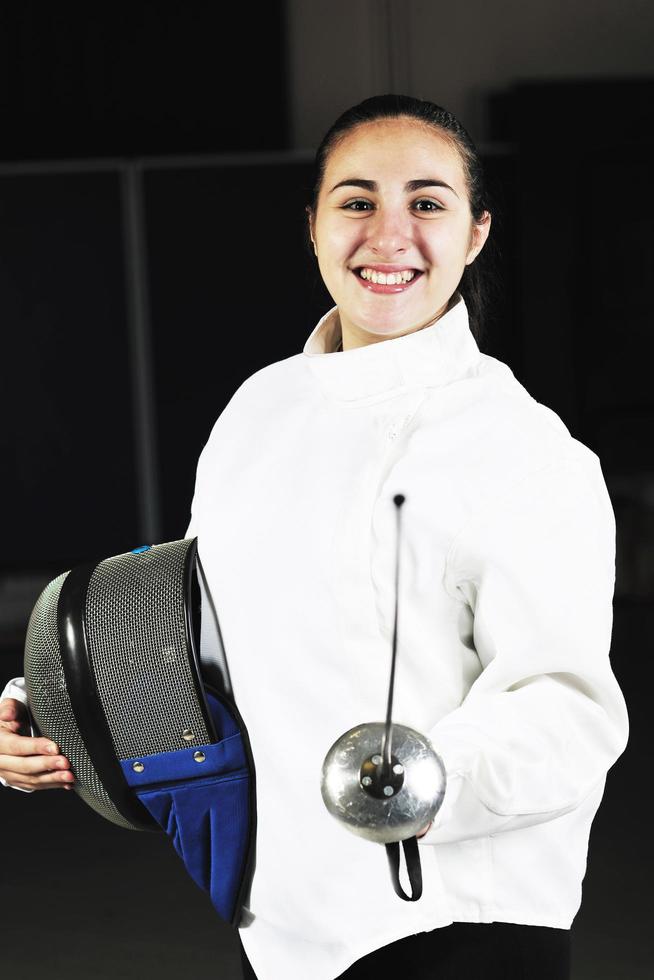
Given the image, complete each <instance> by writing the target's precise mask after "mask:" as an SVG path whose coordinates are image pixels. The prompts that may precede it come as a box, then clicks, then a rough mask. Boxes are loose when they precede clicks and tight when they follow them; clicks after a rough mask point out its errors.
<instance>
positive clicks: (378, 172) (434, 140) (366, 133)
mask: <svg viewBox="0 0 654 980" xmlns="http://www.w3.org/2000/svg"><path fill="white" fill-rule="evenodd" d="M309 227H310V231H311V238H312V240H313V243H314V249H315V252H316V255H317V258H318V265H319V268H320V273H321V275H322V278H323V280H324V282H325V285H326V287H327V289H328V290H329V293H330V294H331V296H332V298H333V300H334V302H335V303H336V305H337V306H338V310H339V316H340V321H341V328H342V332H343V350H348V349H349V348H352V347H361V346H363V345H364V344H369V343H375V342H377V341H380V340H387V339H389V338H392V337H399V336H402V335H403V334H407V333H412V332H413V331H415V330H420V329H421V328H422V327H425V326H427V325H428V324H430V323H433V322H434V321H435V320H437V319H438V318H439V317H441V316H442V315H443V313H445V311H446V310H447V306H448V303H449V300H450V298H451V296H452V294H453V293H454V292H455V291H456V288H457V286H458V284H459V282H460V280H461V276H462V275H463V271H464V269H465V266H466V265H468V264H470V262H472V261H473V260H474V259H475V257H476V256H477V255H478V254H479V252H480V251H481V249H482V247H483V245H484V242H485V241H486V238H487V237H488V232H489V230H490V214H489V213H488V212H484V216H483V220H482V222H481V223H476V222H475V221H473V218H472V215H471V213H470V206H469V201H468V193H467V189H466V182H465V174H464V169H463V164H462V161H461V157H460V156H459V153H458V152H457V150H456V149H455V148H454V147H453V146H452V144H451V143H450V142H448V140H446V139H445V138H444V137H443V136H441V135H440V132H439V131H438V130H436V129H435V128H434V127H432V126H426V125H424V124H422V123H420V122H419V121H417V120H413V119H409V118H406V117H401V118H393V119H383V120H377V121H375V122H367V123H363V124H361V125H359V126H357V127H356V128H355V129H354V130H352V131H350V132H349V133H347V135H346V136H345V137H344V138H343V140H342V141H341V142H340V143H339V144H338V145H337V146H336V147H335V148H334V149H333V150H332V152H331V153H330V155H329V156H328V158H327V163H326V167H325V173H324V177H323V181H322V184H321V187H320V194H319V197H318V204H317V208H316V212H315V214H311V213H310V215H309ZM375 280H376V281H375Z"/></svg>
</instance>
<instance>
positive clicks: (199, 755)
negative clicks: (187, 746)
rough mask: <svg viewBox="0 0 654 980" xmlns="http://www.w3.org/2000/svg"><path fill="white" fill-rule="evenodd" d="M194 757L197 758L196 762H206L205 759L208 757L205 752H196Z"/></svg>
mask: <svg viewBox="0 0 654 980" xmlns="http://www.w3.org/2000/svg"><path fill="white" fill-rule="evenodd" d="M193 758H194V759H195V761H196V762H204V760H205V759H206V755H205V754H204V752H194V753H193Z"/></svg>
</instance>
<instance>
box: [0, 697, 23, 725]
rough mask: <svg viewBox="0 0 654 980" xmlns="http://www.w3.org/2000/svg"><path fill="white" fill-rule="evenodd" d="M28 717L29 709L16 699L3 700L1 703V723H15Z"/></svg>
mask: <svg viewBox="0 0 654 980" xmlns="http://www.w3.org/2000/svg"><path fill="white" fill-rule="evenodd" d="M25 717H27V708H26V707H25V705H24V704H23V702H22V701H18V700H17V699H16V698H3V700H2V701H0V721H14V720H15V719H16V718H25Z"/></svg>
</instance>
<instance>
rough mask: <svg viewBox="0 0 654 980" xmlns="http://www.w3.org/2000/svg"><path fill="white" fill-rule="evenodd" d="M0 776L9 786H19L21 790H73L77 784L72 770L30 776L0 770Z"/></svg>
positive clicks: (28, 774)
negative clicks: (66, 788)
mask: <svg viewBox="0 0 654 980" xmlns="http://www.w3.org/2000/svg"><path fill="white" fill-rule="evenodd" d="M0 776H2V777H3V779H5V780H6V782H7V783H8V784H9V786H17V787H18V788H19V789H64V788H65V787H70V788H71V789H72V786H73V784H74V782H75V777H74V776H73V773H72V772H70V770H66V771H56V772H45V773H34V774H30V773H21V772H9V771H3V770H2V769H1V768H0Z"/></svg>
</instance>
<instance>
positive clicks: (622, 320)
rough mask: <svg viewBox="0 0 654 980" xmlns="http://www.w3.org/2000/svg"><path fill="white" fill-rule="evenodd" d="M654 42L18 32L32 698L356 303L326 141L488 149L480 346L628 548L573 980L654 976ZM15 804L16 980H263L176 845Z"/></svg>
mask: <svg viewBox="0 0 654 980" xmlns="http://www.w3.org/2000/svg"><path fill="white" fill-rule="evenodd" d="M652 36H654V6H653V5H652V4H651V3H650V2H649V0H647V2H645V0H625V2H624V3H622V4H620V5H616V4H615V3H614V0H579V2H577V3H575V4H574V5H570V4H569V3H564V2H563V0H547V2H546V0H528V2H525V0H503V2H502V3H501V4H488V3H486V2H484V0H468V2H467V3H466V4H461V5H459V6H458V7H450V8H445V7H444V6H443V5H442V4H437V3H434V2H433V0H315V2H312V3H306V2H304V0H285V2H282V0H273V2H271V3H268V4H266V5H265V6H263V7H257V8H252V7H249V8H245V7H243V6H239V5H234V6H232V7H226V6H225V5H222V6H219V5H217V4H215V3H209V2H199V0H188V2H186V3H184V4H182V3H174V2H157V3H155V2H143V3H139V4H133V3H132V4H128V3H126V2H115V3H112V4H109V3H97V4H87V5H84V4H82V3H77V2H72V0H71V2H68V3H64V4H59V5H57V6H53V5H46V4H41V3H36V2H35V0H23V2H22V3H21V4H14V5H9V4H4V5H1V6H0V125H1V127H2V130H1V131H2V140H1V141H0V323H1V324H2V337H3V341H2V355H3V356H2V362H1V371H0V377H1V379H2V383H1V386H0V410H1V411H2V418H3V420H4V423H5V424H4V425H3V431H2V436H1V437H0V439H1V442H0V446H1V457H0V458H1V460H2V463H3V467H2V472H3V482H2V491H1V492H2V501H3V504H4V513H5V526H4V537H3V548H2V556H1V557H0V666H2V670H3V673H2V675H1V678H2V679H3V680H6V679H8V678H10V677H12V676H16V675H20V674H21V673H22V644H23V639H24V633H25V627H26V623H27V617H28V616H29V612H30V610H31V608H32V605H33V603H34V601H35V599H36V596H37V595H38V592H39V591H40V589H41V587H42V586H43V585H44V584H45V583H46V582H47V581H49V580H50V579H51V578H52V577H54V575H55V574H57V573H59V572H60V571H62V570H64V569H65V568H68V567H71V566H72V565H74V564H76V563H78V562H81V561H84V560H87V559H90V558H94V557H95V558H97V557H99V556H102V557H105V556H107V555H110V554H116V553H119V552H121V551H124V550H127V549H129V548H131V547H134V546H135V545H138V544H142V543H150V542H154V541H156V540H158V541H164V540H171V539H174V538H177V537H181V536H182V535H183V534H184V532H185V529H186V526H187V523H188V518H189V514H190V505H191V499H192V493H193V484H194V479H195V466H196V462H197V457H198V455H199V452H200V450H201V449H202V446H203V445H204V443H205V441H206V439H207V437H208V435H209V432H210V430H211V427H212V425H213V423H214V421H215V419H216V418H217V416H218V415H219V414H220V412H221V411H222V409H223V408H224V406H225V405H226V404H227V402H228V401H229V399H230V398H231V397H232V395H233V394H234V392H235V390H236V389H237V388H238V386H239V385H240V384H241V382H242V381H243V380H245V378H247V377H248V376H249V375H251V374H252V373H253V372H254V371H257V370H259V369H260V368H261V367H264V366H265V365H266V364H269V363H271V362H272V361H275V360H279V359H281V358H284V357H289V356H293V355H294V354H297V353H298V352H299V351H301V349H302V346H303V344H304V341H305V339H306V337H307V336H308V334H309V333H310V331H311V330H312V328H313V326H314V325H315V323H316V321H317V319H318V318H319V317H320V316H321V315H322V314H323V313H324V312H326V311H327V309H329V308H330V306H331V305H332V300H331V298H330V297H329V295H328V294H327V292H326V290H325V288H324V286H323V284H322V282H321V279H320V276H319V273H318V269H317V266H316V264H315V261H314V258H313V255H312V252H311V251H310V250H309V249H308V248H307V243H306V229H305V213H304V206H305V204H306V203H307V202H308V200H309V196H310V189H311V183H312V177H313V173H312V157H313V153H314V151H315V149H316V146H317V143H318V140H319V139H320V138H321V136H322V135H323V133H324V131H325V130H326V128H327V126H329V125H330V124H331V123H332V122H333V120H334V119H335V118H336V116H337V115H338V114H339V113H340V112H341V111H343V110H344V109H346V108H347V107H348V106H350V105H352V104H354V103H356V102H358V101H360V100H361V99H363V98H366V97H368V96H370V95H374V94H379V93H383V92H401V93H406V94H409V95H414V96H418V97H422V98H427V99H431V100H433V101H435V102H437V103H439V104H441V105H443V106H445V107H447V108H448V109H451V110H452V111H453V112H454V113H455V114H457V115H458V116H459V118H460V119H461V121H462V122H463V124H464V125H465V126H466V127H467V129H468V130H469V132H470V134H471V136H472V137H473V139H474V140H475V142H476V143H477V146H478V148H479V150H480V153H481V155H482V158H483V160H484V164H485V167H486V170H487V174H488V178H489V183H490V187H491V191H492V194H493V200H494V202H495V204H496V210H495V213H494V216H493V228H492V233H491V234H492V241H493V244H494V246H495V251H496V260H497V269H498V282H499V290H498V292H497V295H496V297H495V301H494V306H493V308H492V310H491V314H490V317H489V321H488V324H487V329H486V335H485V337H484V339H483V342H482V349H483V350H484V352H486V353H487V354H490V355H491V356H495V357H499V358H500V359H501V360H503V361H505V362H506V363H507V364H508V365H509V366H510V367H511V368H512V370H513V371H514V373H515V375H516V377H517V378H518V380H519V381H521V382H522V383H523V384H524V385H525V387H526V388H527V390H528V391H529V392H530V393H531V394H532V395H533V396H534V397H535V398H536V399H537V400H539V401H541V402H542V403H544V404H545V405H548V406H549V407H551V408H552V409H553V410H554V411H556V412H557V413H558V414H559V415H560V417H561V418H562V420H563V421H564V423H565V424H566V425H567V426H568V428H569V430H570V432H571V434H572V435H573V436H574V437H576V438H578V439H580V440H581V441H582V442H584V443H585V444H586V445H588V446H589V447H590V448H591V449H593V450H594V451H595V452H597V454H598V455H599V457H600V461H601V463H602V469H603V472H604V475H605V478H606V481H607V485H608V488H609V492H610V494H611V499H612V502H613V507H614V511H615V515H616V523H617V578H616V591H615V600H614V630H613V642H612V647H611V661H612V665H613V669H614V672H615V674H616V677H617V678H618V681H619V683H620V685H621V687H622V690H623V692H624V694H625V698H626V700H627V704H628V707H629V710H630V719H631V736H630V743H629V746H628V748H627V751H626V752H625V753H624V755H623V756H622V757H621V758H620V760H619V763H618V765H616V767H615V769H614V770H612V771H611V772H610V773H609V778H608V781H607V788H606V792H605V798H604V800H603V802H602V806H601V807H600V810H599V812H598V815H597V817H596V819H595V821H594V823H593V829H592V833H591V838H590V845H589V862H588V871H587V874H586V877H585V879H584V886H583V888H584V891H583V902H582V906H581V909H580V912H579V913H578V915H577V917H576V919H575V921H574V923H573V980H614V978H615V977H627V978H628V980H644V978H645V977H647V978H649V976H650V975H651V965H652V962H653V961H654V949H653V948H652V938H651V930H650V929H649V924H648V922H647V920H646V917H645V911H646V909H647V908H648V905H647V898H648V887H649V886H648V881H649V878H648V869H649V868H651V866H652V860H651V859H652V849H653V848H652V845H651V843H650V840H651V835H650V833H649V826H648V824H647V813H648V808H647V803H648V799H647V794H646V793H645V794H644V795H645V800H643V791H642V787H643V781H642V772H643V771H645V772H646V771H648V768H647V767H648V764H649V758H648V754H647V747H648V744H649V726H647V722H648V720H649V705H648V701H647V695H648V688H649V686H650V684H651V676H652V675H651V667H650V664H649V659H648V657H647V649H648V644H649V636H650V635H651V633H652V630H653V628H654V459H653V458H652V448H651V447H652V439H651V430H652V423H653V422H654V385H652V380H651V378H652V371H651V363H652V344H653V339H652V338H653V337H654V320H653V317H652V312H651V303H650V301H649V293H650V288H651V283H652V281H654V247H653V246H652V238H651V234H650V233H649V199H650V196H651V195H650V193H649V191H650V174H651V173H652V171H653V164H654V136H653V135H652V134H654V125H653V124H654V55H653V53H652V44H651V39H652ZM648 682H649V683H648ZM646 726H647V727H646ZM71 796H72V799H71ZM0 797H1V799H0V803H1V804H2V805H1V806H0V828H1V829H2V834H3V840H4V841H5V846H4V848H3V853H2V857H3V873H4V874H3V878H2V880H1V881H0V942H1V943H2V951H3V966H4V967H6V969H7V972H8V975H9V973H11V976H12V977H14V978H18V980H20V978H22V977H33V976H35V975H36V974H38V973H39V972H42V971H43V970H44V969H45V968H47V969H48V971H49V975H51V976H66V977H77V976H80V977H82V976H88V975H93V976H95V977H99V978H104V977H106V978H109V977H115V976H121V977H124V978H126V980H129V978H131V977H134V978H136V977H143V976H149V975H150V974H152V975H154V974H155V973H156V975H157V976H158V977H160V978H161V980H166V978H168V977H170V978H171V980H172V978H173V977H176V976H178V975H179V973H180V972H181V971H182V970H184V969H186V968H187V967H188V963H189V960H190V958H191V957H192V963H193V966H194V969H197V970H199V971H200V970H204V971H208V972H209V973H210V974H211V975H213V974H214V973H215V974H216V975H217V974H218V973H219V974H220V975H221V976H222V977H223V978H224V980H237V978H239V977H240V969H239V966H238V952H237V946H236V940H235V936H234V935H233V933H232V932H231V931H230V929H229V928H228V927H226V926H224V925H223V924H222V923H221V922H220V921H218V920H217V918H216V916H215V914H214V913H213V912H212V911H211V909H210V906H209V903H207V901H206V898H205V896H204V894H203V893H202V892H200V891H199V890H198V889H197V888H196V886H195V885H194V884H193V883H192V881H191V880H190V879H189V878H188V876H187V875H186V874H185V873H183V871H182V867H181V865H180V863H179V861H178V859H177V857H176V855H175V854H174V852H173V851H172V849H171V848H170V847H169V845H168V842H167V841H166V840H161V839H160V838H159V837H158V836H156V835H152V834H137V833H133V832H128V831H123V830H121V829H120V828H117V827H114V826H113V825H110V824H107V823H106V822H104V821H102V819H101V818H100V817H98V816H97V815H96V814H94V813H93V812H91V811H90V810H88V808H86V807H84V805H83V804H82V803H81V802H80V801H79V800H77V798H76V797H75V796H74V794H61V793H42V794H34V795H31V796H27V795H26V794H22V793H17V792H13V791H9V790H7V791H5V792H0ZM62 797H64V798H63V799H62ZM616 896H618V900H617V901H616ZM36 906H38V908H39V909H45V910H47V916H44V917H43V918H42V919H41V918H40V919H39V921H38V935H39V939H40V942H39V943H38V944H36V943H34V941H33V935H34V917H33V915H32V914H31V910H32V909H34V908H35V907H36ZM28 910H30V914H29V915H26V912H27V911H28Z"/></svg>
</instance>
